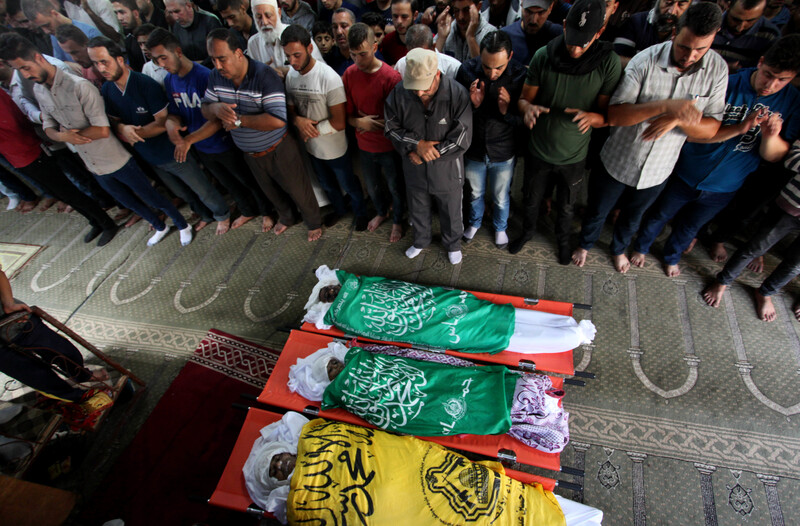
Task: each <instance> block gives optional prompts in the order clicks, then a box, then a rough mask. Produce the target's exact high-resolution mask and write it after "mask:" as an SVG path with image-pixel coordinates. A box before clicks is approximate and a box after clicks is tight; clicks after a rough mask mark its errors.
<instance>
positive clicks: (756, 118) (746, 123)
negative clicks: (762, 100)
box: [739, 108, 769, 135]
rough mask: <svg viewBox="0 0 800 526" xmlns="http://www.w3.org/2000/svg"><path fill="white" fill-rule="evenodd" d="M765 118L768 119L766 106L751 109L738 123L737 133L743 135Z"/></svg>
mask: <svg viewBox="0 0 800 526" xmlns="http://www.w3.org/2000/svg"><path fill="white" fill-rule="evenodd" d="M767 119H769V110H768V109H767V108H759V109H758V111H751V112H750V114H749V115H748V116H747V117H746V118H745V119H744V120H743V121H742V123H741V124H740V126H741V127H740V128H739V134H740V135H744V134H745V133H747V132H749V131H750V130H752V129H753V128H755V127H756V126H759V125H761V123H762V122H764V121H766V120H767ZM762 131H763V130H762Z"/></svg>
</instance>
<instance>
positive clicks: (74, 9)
mask: <svg viewBox="0 0 800 526" xmlns="http://www.w3.org/2000/svg"><path fill="white" fill-rule="evenodd" d="M62 3H63V4H64V10H65V11H66V12H67V16H68V17H69V18H70V19H71V20H77V21H78V22H83V23H84V24H89V25H90V26H92V27H94V28H97V25H96V24H95V23H94V20H92V17H90V16H89V13H87V12H86V11H84V10H83V8H81V6H79V5H76V4H73V3H72V2H69V1H65V2H62ZM79 3H80V2H79ZM89 7H91V8H92V11H94V13H95V14H96V15H97V16H99V17H100V18H101V19H102V20H103V22H105V23H106V24H108V25H110V26H111V27H113V28H114V29H116V30H117V31H118V32H119V33H120V34H122V30H121V27H120V25H119V20H117V15H116V14H115V13H114V6H112V5H111V2H109V0H89ZM98 31H99V30H98Z"/></svg>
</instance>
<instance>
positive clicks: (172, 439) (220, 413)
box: [78, 329, 279, 526]
mask: <svg viewBox="0 0 800 526" xmlns="http://www.w3.org/2000/svg"><path fill="white" fill-rule="evenodd" d="M278 354H279V353H278V351H274V350H272V349H268V348H266V347H261V346H259V345H256V344H253V343H250V342H248V341H246V340H243V339H241V338H237V337H236V336H232V335H230V334H226V333H224V332H222V331H218V330H216V329H211V330H210V331H209V332H208V334H207V335H206V337H205V338H204V339H203V341H202V342H200V344H199V345H198V347H197V349H196V350H195V352H194V355H193V356H192V357H191V358H190V359H189V361H188V362H187V363H186V366H185V367H184V368H183V369H182V370H181V372H180V374H178V376H177V377H176V378H175V380H174V381H173V382H172V384H171V385H170V387H169V389H167V391H166V392H165V393H164V396H163V397H162V398H161V400H160V401H159V402H158V404H157V405H156V407H155V409H154V410H153V412H152V413H151V414H150V417H149V418H148V419H147V421H146V422H145V423H144V425H143V426H142V428H141V429H140V430H139V432H138V434H137V435H136V437H135V438H134V439H133V441H132V442H131V444H130V445H129V446H128V448H127V449H126V450H125V451H124V452H123V453H122V455H121V456H120V458H119V459H118V460H117V462H116V464H115V465H114V468H113V469H112V471H111V473H110V474H109V475H108V476H107V477H106V479H105V480H104V481H103V484H102V485H101V489H100V490H98V491H97V492H96V494H95V495H93V496H92V498H91V499H90V501H89V502H87V503H86V505H85V506H83V508H84V510H83V512H82V513H81V515H80V518H79V520H78V523H79V524H86V525H92V526H93V525H98V526H99V525H101V524H103V523H104V522H105V521H108V520H111V519H117V518H119V519H122V520H124V521H125V525H126V526H138V525H141V526H154V525H160V524H164V525H167V524H168V525H173V526H179V525H187V526H188V525H193V524H198V523H200V524H210V525H211V524H226V525H237V524H253V518H252V517H248V516H246V515H244V514H240V513H234V512H229V511H226V510H221V509H219V508H213V507H211V506H209V505H208V504H207V503H205V502H197V501H193V500H191V499H192V498H196V497H201V498H208V497H209V496H211V493H212V492H213V491H214V488H215V487H216V484H217V481H218V480H219V477H220V475H221V474H222V471H223V470H224V468H225V464H226V462H227V460H228V456H229V455H230V452H231V451H232V450H233V445H234V443H235V442H236V438H237V436H238V434H239V430H240V429H241V427H242V422H243V421H244V418H245V416H246V414H245V412H244V411H237V410H236V409H234V408H233V407H231V404H233V403H236V402H238V403H242V399H241V398H240V394H241V393H249V394H252V395H258V393H259V392H260V391H261V389H262V388H263V387H264V384H265V383H266V381H267V378H268V377H269V374H270V373H271V372H272V369H273V367H274V366H275V363H276V361H277V358H278Z"/></svg>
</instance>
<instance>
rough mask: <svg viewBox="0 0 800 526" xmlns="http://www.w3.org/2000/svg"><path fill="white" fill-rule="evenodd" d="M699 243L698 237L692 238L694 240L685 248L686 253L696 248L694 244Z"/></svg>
mask: <svg viewBox="0 0 800 526" xmlns="http://www.w3.org/2000/svg"><path fill="white" fill-rule="evenodd" d="M696 244H697V238H694V239H692V242H691V243H689V246H688V247H686V248H685V249H683V253H684V254H688V253H689V252H691V251H692V250H694V246H695V245H696Z"/></svg>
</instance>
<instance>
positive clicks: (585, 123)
mask: <svg viewBox="0 0 800 526" xmlns="http://www.w3.org/2000/svg"><path fill="white" fill-rule="evenodd" d="M564 113H569V114H573V115H575V116H574V117H573V118H572V122H574V123H575V124H577V125H578V131H579V132H581V133H586V132H588V131H589V130H590V129H592V128H602V127H603V123H605V119H604V118H603V116H602V115H600V114H599V113H594V112H591V111H583V110H578V109H575V108H566V109H565V110H564Z"/></svg>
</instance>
